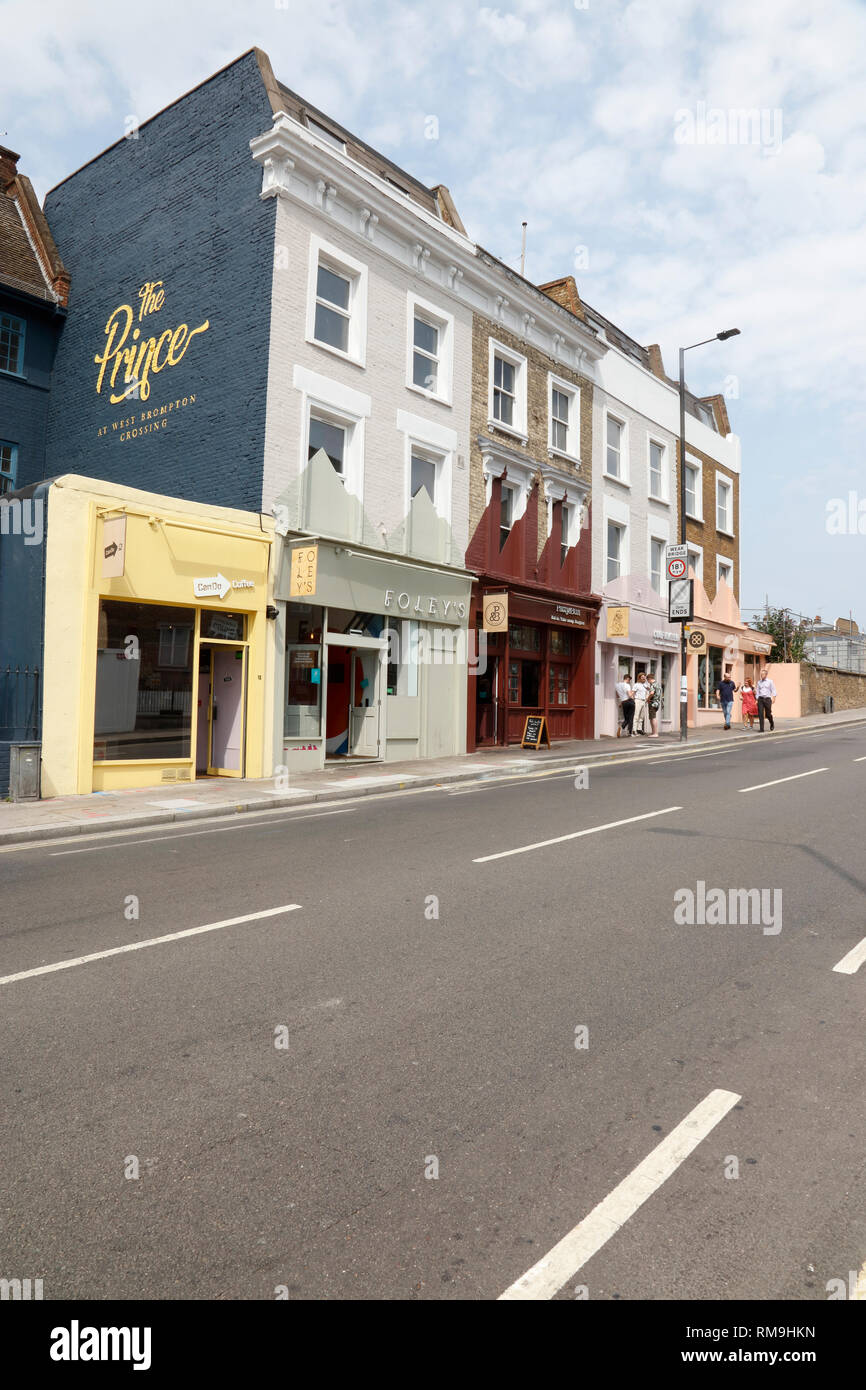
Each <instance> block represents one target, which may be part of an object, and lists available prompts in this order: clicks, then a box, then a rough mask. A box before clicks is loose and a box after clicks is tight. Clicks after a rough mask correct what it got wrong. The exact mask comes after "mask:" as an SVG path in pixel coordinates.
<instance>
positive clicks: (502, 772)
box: [0, 718, 866, 846]
mask: <svg viewBox="0 0 866 1390" xmlns="http://www.w3.org/2000/svg"><path fill="white" fill-rule="evenodd" d="M863 724H866V718H863V719H850V720H846V721H844V722H840V723H838V724H826V723H816V724H807V725H804V726H803V727H801V728H797V729H784V730H781V729H780V730H779V731H778V733H777V735H776V737H777V738H778V739H785V738H792V737H794V738H796V737H799V736H801V735H802V734H805V733H811V732H814V731H816V730H823V729H838V728H856V727H858V726H860V725H863ZM754 737H755V736H754V734H735V735H734V736H733V737H732V738H729V739H713V740H712V741H710V740H709V739H695V740H693V741H691V742H689V741H688V740H686V741H685V742H684V743H676V744H673V745H672V744H668V743H662V744H659V745H657V746H654V747H652V748H646V749H643V748H641V749H640V751H638V750H637V749H635V748H633V747H629V748H628V749H625V748H622V747H620V746H617V745H615V744H614V746H612V747H611V748H610V749H609V750H608V749H604V750H600V751H599V752H598V753H583V754H575V753H571V754H563V755H556V754H554V755H553V756H551V755H544V756H543V757H542V758H539V761H538V766H537V769H535V771H538V772H543V771H544V770H546V769H551V770H553V771H556V770H561V769H562V768H563V767H565V766H568V765H572V766H578V767H580V766H585V765H586V764H587V763H596V764H598V763H600V762H601V763H612V762H629V761H631V762H646V761H648V760H649V759H656V758H658V757H659V756H660V755H663V754H667V755H668V756H670V757H672V758H676V757H683V756H687V755H688V754H689V753H691V754H694V753H695V752H696V751H697V750H700V751H701V752H703V751H705V750H706V751H708V752H712V751H714V750H716V749H720V748H731V747H734V746H735V745H737V744H743V745H745V744H751V743H753V742H754ZM532 772H533V770H532V769H530V768H523V769H518V768H515V767H514V766H510V767H509V766H505V767H502V768H497V767H485V768H478V767H474V768H455V769H454V771H452V772H440V773H435V774H431V775H429V776H420V777H419V776H414V775H412V776H408V775H407V779H406V781H405V782H397V783H394V782H388V783H384V784H383V785H382V786H365V787H333V788H327V787H323V788H321V789H320V790H316V791H314V790H312V789H311V790H310V791H309V792H304V793H303V794H301V795H297V794H294V793H293V794H292V795H290V796H279V795H276V796H274V795H269V796H267V797H266V798H265V797H256V798H255V799H250V800H246V801H238V802H231V803H229V802H227V803H226V804H225V805H222V806H221V805H218V804H217V805H214V804H211V805H207V806H196V807H189V808H187V809H185V810H182V811H171V810H168V809H166V810H165V811H156V812H152V813H142V814H140V815H132V816H112V817H110V818H108V817H106V819H105V820H102V821H98V822H93V821H87V822H85V823H83V824H82V823H81V822H79V821H68V822H62V821H61V822H57V823H55V824H53V825H44V826H42V825H31V826H27V825H24V826H18V827H17V828H16V829H14V830H0V846H2V845H12V844H21V843H25V842H27V841H31V840H32V841H38V840H60V839H71V838H74V837H75V836H78V835H99V834H106V833H109V832H122V831H124V830H140V829H146V828H149V827H151V826H159V825H172V824H178V823H180V822H182V821H201V820H214V819H221V818H224V817H226V816H235V815H250V814H261V813H262V812H264V811H276V810H288V809H290V808H291V809H301V808H303V807H307V806H312V805H318V804H321V803H330V802H334V801H349V800H355V799H356V798H358V797H361V796H384V795H387V794H388V793H389V792H400V791H414V790H416V789H418V790H422V789H424V788H426V787H437V786H448V785H450V784H452V783H455V782H464V781H482V780H483V781H488V780H489V781H508V780H512V781H515V780H517V781H519V780H521V779H523V778H526V777H527V776H531V775H532Z"/></svg>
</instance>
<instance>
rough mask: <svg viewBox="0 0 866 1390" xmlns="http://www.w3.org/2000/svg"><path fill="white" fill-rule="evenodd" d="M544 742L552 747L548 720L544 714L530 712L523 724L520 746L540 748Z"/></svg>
mask: <svg viewBox="0 0 866 1390" xmlns="http://www.w3.org/2000/svg"><path fill="white" fill-rule="evenodd" d="M542 743H546V744H547V746H548V748H549V747H550V734H549V733H548V732H547V720H546V719H545V717H544V715H543V714H528V715H527V716H526V723H525V724H524V726H523V738H522V739H521V740H520V746H521V748H540V747H541V745H542Z"/></svg>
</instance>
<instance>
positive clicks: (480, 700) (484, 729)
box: [475, 656, 499, 747]
mask: <svg viewBox="0 0 866 1390" xmlns="http://www.w3.org/2000/svg"><path fill="white" fill-rule="evenodd" d="M498 703H499V657H498V656H488V658H487V670H486V671H485V672H484V675H483V676H478V677H477V679H476V682H475V744H476V747H477V746H478V745H479V744H489V743H495V742H496V734H497V724H498V713H499V711H498Z"/></svg>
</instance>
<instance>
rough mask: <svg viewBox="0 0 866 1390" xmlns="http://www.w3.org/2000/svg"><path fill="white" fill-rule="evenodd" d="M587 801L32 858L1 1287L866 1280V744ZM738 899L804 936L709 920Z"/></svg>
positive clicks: (580, 1287)
mask: <svg viewBox="0 0 866 1390" xmlns="http://www.w3.org/2000/svg"><path fill="white" fill-rule="evenodd" d="M857 759H860V761H856V760H857ZM817 769H826V770H824V771H818V770H817ZM530 771H531V769H530ZM802 774H808V775H802ZM777 779H793V780H787V781H778V780H777ZM583 780H584V779H582V778H581V777H578V778H577V784H576V779H575V775H574V772H573V771H568V772H565V773H563V772H561V771H560V772H556V773H552V774H551V773H547V774H544V775H540V776H535V777H532V776H527V777H526V778H523V777H521V776H516V777H515V779H514V780H512V781H509V782H501V781H496V782H491V781H484V780H479V781H478V782H477V783H475V784H473V785H472V786H471V787H467V786H460V787H459V788H454V787H450V786H449V787H445V788H441V789H436V788H434V789H425V790H423V791H418V792H411V791H408V792H403V793H395V794H391V795H388V796H382V797H363V798H359V799H358V801H357V802H343V803H340V805H339V806H336V807H330V808H328V809H327V810H318V811H313V810H312V809H306V810H304V809H299V810H298V811H296V812H292V811H275V812H272V813H269V814H262V815H260V816H253V817H239V818H238V820H237V821H236V822H232V823H231V824H227V822H226V821H225V820H221V821H214V822H213V824H203V823H202V822H196V823H194V824H192V823H190V824H189V825H183V824H181V825H172V826H166V827H160V828H156V829H153V828H152V829H146V830H143V831H140V832H130V831H123V832H118V833H115V834H113V835H105V836H102V835H99V836H88V837H87V843H86V844H83V843H82V841H81V838H80V837H75V838H73V839H70V840H69V841H68V842H65V841H64V842H61V841H57V840H53V841H51V842H47V843H45V844H42V845H25V846H14V847H11V848H9V849H7V850H5V851H3V852H2V853H0V885H2V896H0V977H2V979H0V1020H2V1022H0V1041H2V1052H3V1058H4V1064H3V1068H2V1107H3V1116H4V1123H3V1132H2V1140H0V1155H2V1172H3V1181H2V1189H0V1266H2V1268H0V1276H2V1277H7V1278H11V1277H19V1278H24V1277H29V1278H38V1277H41V1278H42V1279H43V1281H44V1297H45V1299H52V1298H74V1299H83V1298H94V1299H102V1298H121V1299H138V1298H165V1299H170V1298H180V1299H198V1298H217V1299H220V1298H222V1299H270V1298H274V1297H275V1290H277V1289H281V1290H285V1291H287V1293H288V1296H289V1297H292V1298H298V1297H307V1298H347V1297H348V1298H356V1297H357V1298H370V1297H373V1298H388V1299H404V1298H424V1299H443V1298H447V1299H475V1298H482V1299H496V1298H498V1297H499V1296H500V1295H501V1294H503V1293H504V1292H505V1291H506V1290H508V1289H512V1287H513V1286H514V1285H515V1283H516V1281H519V1280H520V1279H521V1278H522V1276H524V1275H525V1274H526V1273H527V1271H529V1270H530V1269H532V1268H533V1267H534V1266H535V1265H536V1263H537V1262H538V1261H540V1260H541V1259H542V1258H543V1257H544V1256H546V1255H547V1254H548V1252H550V1251H551V1250H552V1249H553V1248H554V1247H556V1246H557V1245H558V1243H559V1242H561V1241H563V1240H564V1238H566V1237H568V1236H569V1233H572V1232H575V1228H577V1231H576V1232H575V1234H574V1235H573V1237H572V1238H571V1243H570V1244H569V1242H568V1241H566V1242H565V1247H564V1248H561V1249H560V1250H559V1252H558V1254H557V1255H556V1257H555V1259H554V1261H553V1269H554V1276H555V1277H554V1276H551V1277H553V1284H554V1285H555V1287H553V1288H547V1289H544V1288H541V1287H540V1286H539V1285H537V1284H534V1285H531V1287H530V1290H529V1293H530V1296H533V1297H551V1296H556V1297H558V1298H574V1297H580V1296H588V1297H589V1298H591V1299H671V1298H686V1299H730V1298H747V1299H775V1298H781V1299H791V1300H809V1299H826V1298H827V1288H826V1285H827V1281H829V1280H832V1279H843V1280H845V1281H846V1283H847V1281H848V1279H849V1272H850V1271H855V1277H856V1272H858V1271H860V1270H861V1268H862V1267H863V1265H864V1262H866V1146H864V1134H866V1126H864V1118H866V1059H864V1049H863V1013H864V1003H866V964H864V965H863V966H862V967H861V968H860V969H859V971H854V972H853V973H850V974H849V973H840V972H839V971H836V970H834V968H833V967H834V966H835V965H837V964H838V963H839V962H840V960H841V959H842V958H843V957H844V956H846V954H848V953H849V952H850V951H851V950H852V949H853V948H855V947H856V946H857V944H858V943H859V942H860V941H862V940H863V938H864V937H866V911H864V902H866V898H864V889H866V866H864V860H863V845H864V829H863V826H864V814H866V729H864V728H863V727H862V726H861V727H859V728H848V729H845V728H841V729H838V730H833V731H827V732H820V733H815V734H809V735H798V736H795V737H789V736H778V735H775V736H772V735H769V734H765V735H764V736H763V737H759V736H758V735H755V738H754V741H753V742H751V743H749V744H748V745H746V746H741V747H738V748H732V749H730V750H723V751H721V752H713V753H706V752H704V753H700V752H696V753H694V754H692V753H689V754H688V756H686V757H683V756H682V755H680V753H679V752H678V751H668V750H665V751H660V752H659V754H658V757H657V758H655V757H654V758H647V759H643V760H640V761H639V762H634V761H632V762H630V763H628V764H624V765H623V764H617V763H612V764H608V765H603V766H600V767H593V768H592V769H591V771H590V773H589V786H584V785H581V783H582V781H583ZM768 782H772V783H775V785H771V786H763V785H760V784H764V783H768ZM750 787H757V789H756V790H754V791H744V790H743V789H744V788H750ZM638 817H641V819H635V818H638ZM620 822H622V823H620ZM614 823H616V824H614ZM599 827H607V828H601V829H599ZM584 831H591V832H592V833H589V834H580V833H578V832H584ZM562 836H571V837H572V838H569V839H565V840H563V839H561V838H560V837H562ZM551 840H552V841H554V843H549V844H545V843H541V842H545V841H551ZM528 845H536V846H538V847H536V848H533V849H530V850H527V851H526V852H522V853H517V854H515V853H507V852H508V851H514V850H517V849H522V848H523V847H526V846H528ZM491 856H503V857H491ZM479 861H480V862H479ZM699 881H700V882H703V883H704V884H706V887H707V890H709V889H711V888H720V889H723V890H724V893H725V894H726V895H727V894H728V892H729V890H736V889H743V890H747V889H759V890H765V891H766V893H767V898H766V905H767V908H768V911H767V913H766V915H765V916H764V918H762V919H759V920H757V921H750V922H747V923H745V924H738V925H734V924H723V923H718V924H716V923H712V924H701V923H700V922H692V923H690V922H683V921H680V920H678V916H679V917H681V916H682V913H683V910H684V909H683V907H682V906H681V907H680V908H679V909H678V906H677V905H678V904H682V903H683V901H684V898H685V894H684V893H681V892H680V890H685V889H691V890H692V892H694V893H695V894H697V893H698V889H697V884H698V883H699ZM774 892H778V893H780V894H781V899H779V898H778V897H775V898H774V897H773V893H774ZM677 895H679V896H677ZM774 904H775V911H773V905H774ZM295 905H297V907H295ZM289 906H292V907H293V908H294V910H292V911H283V912H278V913H276V914H273V915H269V916H253V915H252V914H260V913H264V912H267V911H269V910H272V909H275V908H283V907H289ZM753 906H756V904H753ZM136 911H137V913H138V916H137V918H136V916H135V913H136ZM437 914H438V915H437ZM238 917H246V918H247V919H248V920H245V921H242V922H238V923H234V924H233V925H228V926H220V927H219V928H218V929H215V930H210V931H206V932H201V933H198V934H195V935H188V936H180V937H178V936H176V935H175V934H176V933H179V932H184V931H187V930H189V929H191V928H195V927H201V926H205V925H209V924H213V923H222V922H225V921H226V920H229V921H231V920H232V919H234V918H238ZM777 927H778V930H777V929H776V928H777ZM159 937H170V938H171V939H168V940H165V941H161V942H159V943H158V944H154V945H150V946H147V947H145V948H144V949H137V950H132V951H129V950H126V951H118V948H121V947H124V946H129V945H132V944H134V943H137V942H145V941H151V940H153V939H154V938H159ZM106 951H107V952H115V953H114V954H110V955H107V956H104V957H102V958H100V959H97V960H89V961H80V958H81V957H84V956H89V955H92V954H94V953H99V952H106ZM71 962H79V963H75V964H70V963H71ZM58 964H66V965H68V967H69V968H64V969H60V970H52V971H50V972H47V973H35V974H24V977H23V978H13V979H9V977H10V976H18V975H20V974H21V973H22V972H31V971H37V970H43V969H44V967H46V966H50V965H58ZM581 1030H587V1031H586V1033H584V1032H582V1031H581ZM278 1042H285V1043H286V1044H287V1045H286V1046H276V1045H275V1044H276V1043H278ZM583 1042H586V1043H587V1044H588V1045H586V1046H576V1043H583ZM716 1092H721V1093H722V1095H721V1097H719V1096H715V1098H714V1099H713V1100H711V1101H710V1102H709V1104H710V1105H711V1106H712V1105H716V1102H718V1104H717V1105H716V1109H717V1111H718V1113H717V1114H714V1117H712V1118H711V1120H710V1121H708V1122H707V1124H706V1126H705V1127H704V1130H703V1131H700V1132H698V1131H694V1132H693V1131H692V1130H691V1129H688V1133H692V1134H693V1142H692V1143H691V1147H690V1151H688V1152H686V1151H685V1149H689V1145H686V1146H685V1149H684V1148H683V1146H682V1145H680V1144H679V1143H678V1139H679V1137H680V1136H681V1135H682V1134H683V1132H684V1131H681V1130H677V1127H678V1126H681V1125H682V1124H683V1122H684V1121H687V1119H688V1117H690V1116H692V1113H693V1112H695V1111H696V1110H697V1109H698V1107H700V1106H701V1105H702V1103H703V1102H705V1101H706V1100H707V1098H708V1097H711V1095H712V1093H716ZM700 1113H703V1112H699V1115H700ZM673 1131H677V1133H676V1134H675V1135H674V1138H673V1140H670V1139H669V1136H671V1135H672V1132H673ZM666 1140H668V1145H667V1148H665V1141H666ZM659 1146H661V1147H659ZM656 1151H657V1152H656ZM651 1155H655V1156H654V1157H653V1158H652V1160H651V1162H650V1164H649V1165H647V1164H646V1163H645V1160H647V1159H648V1158H649V1157H650V1156H651ZM134 1159H136V1160H138V1173H139V1176H138V1177H137V1178H136V1177H130V1176H127V1174H129V1173H130V1172H133V1171H134V1170H135V1164H134V1163H133V1161H132V1160H134ZM639 1165H643V1167H641V1168H640V1169H639V1172H638V1174H637V1176H634V1170H635V1169H638V1166H639ZM437 1171H438V1176H433V1174H434V1173H436V1172H437ZM735 1172H736V1173H737V1174H738V1175H737V1176H733V1174H734V1173H735ZM620 1184H622V1187H620ZM618 1188H619V1191H618V1192H617V1191H615V1189H618ZM611 1194H613V1196H612V1195H611ZM600 1205H601V1211H600V1213H599V1214H598V1215H597V1217H595V1218H591V1219H590V1221H589V1222H587V1221H586V1220H585V1218H587V1217H588V1216H589V1215H590V1213H592V1212H593V1211H594V1209H595V1208H597V1207H599V1206H600ZM599 1231H600V1232H601V1234H600V1235H599V1234H598V1232H599ZM593 1232H595V1236H594V1238H593ZM557 1290H558V1291H557Z"/></svg>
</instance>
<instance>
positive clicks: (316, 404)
mask: <svg viewBox="0 0 866 1390" xmlns="http://www.w3.org/2000/svg"><path fill="white" fill-rule="evenodd" d="M292 384H293V385H294V387H295V390H297V391H300V393H301V422H302V428H301V430H300V431H299V433H300V457H299V460H298V464H299V473H303V471H304V469H305V468H306V467H307V463H308V459H307V450H308V448H309V439H310V416H311V415H320V416H322V417H323V418H324V419H327V420H330V421H332V422H333V423H334V424H335V425H342V426H343V428H344V429H346V431H347V438H346V463H345V471H344V472H343V474H342V478H343V485H344V487H345V488H346V491H347V492H348V493H350V494H351V496H352V497H357V499H358V501H359V502H363V500H364V435H365V421H366V418H367V416H368V415H369V414H370V412H371V409H372V402H371V400H370V397H369V396H366V395H364V394H363V393H362V392H361V391H355V390H353V389H352V387H351V386H344V385H343V383H342V382H340V381H333V380H331V379H330V378H329V377H325V376H320V375H319V373H318V372H311V371H310V370H309V369H308V368H306V367H301V366H300V365H298V364H296V365H295V368H294V374H293V380H292Z"/></svg>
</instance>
